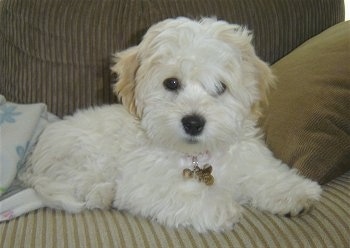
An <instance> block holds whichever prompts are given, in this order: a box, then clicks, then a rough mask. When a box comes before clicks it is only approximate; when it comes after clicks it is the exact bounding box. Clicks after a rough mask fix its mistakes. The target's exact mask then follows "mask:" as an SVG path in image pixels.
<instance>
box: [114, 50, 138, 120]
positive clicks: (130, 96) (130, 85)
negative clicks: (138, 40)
mask: <svg viewBox="0 0 350 248" xmlns="http://www.w3.org/2000/svg"><path fill="white" fill-rule="evenodd" d="M137 52H138V47H137V46H134V47H131V48H129V49H127V50H125V51H122V52H119V53H117V54H116V55H115V60H114V62H115V63H116V64H115V65H114V66H112V68H111V70H112V72H115V73H117V74H118V81H117V82H116V83H115V84H114V86H113V92H114V93H115V94H116V95H117V97H118V100H119V101H120V102H121V103H122V104H123V105H124V106H125V107H126V108H127V109H128V110H129V112H130V113H132V114H134V115H136V112H137V111H136V104H135V87H136V81H135V76H136V72H137V69H138V68H139V61H138V58H137Z"/></svg>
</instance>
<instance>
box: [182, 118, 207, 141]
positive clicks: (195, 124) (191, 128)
mask: <svg viewBox="0 0 350 248" xmlns="http://www.w3.org/2000/svg"><path fill="white" fill-rule="evenodd" d="M181 122H182V126H183V127H184V129H185V132H186V133H187V134H189V135H192V136H196V135H199V134H200V133H201V132H202V131H203V128H204V125H205V119H204V118H203V117H202V116H200V115H197V114H193V115H187V116H185V117H184V118H182V120H181Z"/></svg>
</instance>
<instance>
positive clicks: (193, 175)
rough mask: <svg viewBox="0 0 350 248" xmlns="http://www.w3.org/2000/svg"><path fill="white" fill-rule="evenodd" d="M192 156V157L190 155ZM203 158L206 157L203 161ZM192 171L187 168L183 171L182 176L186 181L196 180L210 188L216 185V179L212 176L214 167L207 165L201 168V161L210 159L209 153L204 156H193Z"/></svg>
mask: <svg viewBox="0 0 350 248" xmlns="http://www.w3.org/2000/svg"><path fill="white" fill-rule="evenodd" d="M189 156H190V155H189ZM202 156H205V158H204V159H203V157H202ZM191 157H192V169H189V168H185V169H184V170H183V171H182V176H183V177H184V178H186V179H196V180H198V181H199V182H203V183H205V184H206V185H208V186H210V185H213V184H214V177H213V176H212V175H211V172H212V171H213V167H212V166H211V165H210V164H208V163H206V164H204V165H203V166H202V168H201V167H200V166H199V163H200V162H199V159H198V157H200V158H201V160H207V159H208V158H209V152H205V153H204V154H202V153H200V154H199V155H192V156H191Z"/></svg>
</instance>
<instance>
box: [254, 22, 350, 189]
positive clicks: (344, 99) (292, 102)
mask: <svg viewBox="0 0 350 248" xmlns="http://www.w3.org/2000/svg"><path fill="white" fill-rule="evenodd" d="M286 31H288V30H286ZM272 69H273V71H274V73H275V75H276V76H277V83H276V87H275V88H274V89H273V90H272V91H271V94H270V96H269V105H268V106H267V107H265V110H264V111H265V115H264V117H263V118H262V119H261V125H262V127H263V129H264V131H265V134H266V142H267V144H268V146H269V147H270V149H271V150H272V151H273V152H274V154H275V156H276V157H278V158H280V159H281V160H282V161H284V162H285V163H287V164H288V165H290V166H291V167H293V168H296V169H298V170H299V172H300V174H302V175H304V176H306V177H309V178H311V179H313V180H315V181H318V182H319V183H321V184H324V183H326V182H328V181H330V180H331V179H333V178H335V177H337V176H339V175H341V174H342V173H344V172H346V171H347V170H349V169H350V22H349V21H348V22H343V23H340V24H337V25H335V26H333V27H331V28H329V29H327V30H326V31H324V32H322V33H321V34H319V35H317V36H315V37H313V38H312V39H310V40H308V41H307V42H305V43H304V44H303V45H301V46H300V47H298V48H297V49H295V50H294V51H293V52H291V53H290V54H288V55H287V56H285V57H284V58H282V59H281V60H279V61H278V62H277V63H275V64H274V65H273V66H272Z"/></svg>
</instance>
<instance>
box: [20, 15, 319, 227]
mask: <svg viewBox="0 0 350 248" xmlns="http://www.w3.org/2000/svg"><path fill="white" fill-rule="evenodd" d="M251 39H252V37H251V35H250V33H249V32H248V31H247V30H246V29H244V28H242V27H240V26H237V25H231V24H228V23H227V22H224V21H217V20H215V19H207V18H205V19H202V20H200V21H198V22H197V21H192V20H189V19H187V18H177V19H167V20H165V21H162V22H160V23H158V24H156V25H154V26H152V27H151V28H150V29H149V31H148V32H147V33H146V35H145V36H144V38H143V40H142V42H141V43H140V44H139V45H138V46H135V47H132V48H130V49H128V50H126V51H123V52H120V53H117V54H116V65H115V66H114V67H113V68H112V70H113V71H114V72H116V73H118V75H119V80H118V82H117V84H116V85H115V88H114V89H115V92H116V93H117V94H118V96H119V98H120V100H121V101H122V103H123V105H112V106H105V107H101V108H93V109H88V110H84V111H80V112H78V113H76V114H75V115H74V116H73V117H67V118H65V120H63V121H60V122H57V123H54V124H51V125H50V126H48V127H47V128H46V130H45V131H44V132H43V134H42V135H41V137H40V140H39V142H38V144H37V146H36V148H35V150H34V151H33V154H32V156H31V158H30V160H29V167H28V169H27V170H26V171H25V172H24V174H22V175H21V179H22V180H23V181H24V182H25V183H26V184H27V185H29V186H31V187H33V188H34V189H35V190H36V191H37V192H38V193H39V195H40V196H41V197H42V199H43V201H44V202H45V204H46V205H47V206H49V207H53V208H60V209H65V210H67V211H70V212H78V211H81V210H83V209H84V208H89V209H91V208H109V207H111V206H112V207H114V208H117V209H119V210H128V211H130V212H131V213H133V214H138V215H142V216H145V217H149V218H151V219H153V220H157V221H158V222H160V223H163V224H166V225H168V226H173V227H178V226H193V227H194V228H195V229H196V230H197V231H199V232H204V231H207V230H215V231H220V230H225V229H230V228H232V227H233V224H234V223H236V222H238V221H239V217H240V215H241V212H242V207H241V206H240V205H242V204H251V205H252V206H254V207H257V208H259V209H261V210H264V211H269V212H271V213H274V214H281V215H285V214H290V215H296V214H298V213H299V212H301V211H302V210H304V209H306V208H308V207H309V206H310V204H311V203H312V202H313V201H315V200H318V199H319V197H320V194H321V188H320V186H319V185H318V184H317V183H315V182H312V181H310V180H308V179H305V178H303V177H301V176H299V175H298V174H297V172H296V171H294V170H290V169H289V168H288V166H287V165H285V164H283V163H282V162H281V161H280V160H277V159H276V158H274V157H273V155H272V153H271V152H270V151H269V150H268V148H267V147H266V145H265V144H264V142H263V141H262V139H261V137H260V135H259V133H260V130H259V128H258V127H257V126H256V123H257V119H258V116H259V103H260V102H261V101H264V100H265V98H266V91H267V89H268V87H269V84H270V83H271V81H272V79H273V76H272V74H271V71H270V69H269V67H268V66H267V65H266V64H265V63H264V62H262V61H261V60H260V59H259V58H258V57H257V56H256V54H255V52H254V48H253V47H252V45H251Z"/></svg>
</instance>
